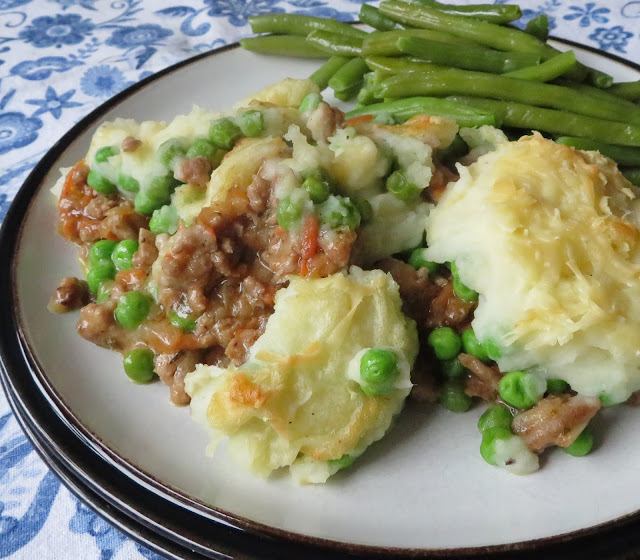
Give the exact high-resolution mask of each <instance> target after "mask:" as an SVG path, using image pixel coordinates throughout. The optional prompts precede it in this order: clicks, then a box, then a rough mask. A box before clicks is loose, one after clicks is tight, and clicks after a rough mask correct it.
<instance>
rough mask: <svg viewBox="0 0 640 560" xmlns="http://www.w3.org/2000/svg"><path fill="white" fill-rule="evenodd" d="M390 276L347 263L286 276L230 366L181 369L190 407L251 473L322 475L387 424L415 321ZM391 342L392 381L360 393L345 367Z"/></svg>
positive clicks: (404, 377)
mask: <svg viewBox="0 0 640 560" xmlns="http://www.w3.org/2000/svg"><path fill="white" fill-rule="evenodd" d="M401 306H402V302H401V300H400V296H399V293H398V285H397V284H396V283H395V282H394V280H393V279H392V278H391V276H390V275H388V274H385V273H383V272H382V271H380V270H374V271H366V272H365V271H362V270H360V269H358V268H356V267H352V268H351V270H350V272H349V273H348V274H347V273H345V274H340V273H338V274H334V275H333V276H330V277H328V278H322V279H303V278H299V277H293V276H292V277H291V278H290V284H289V286H288V287H287V288H283V289H281V290H279V291H278V292H277V295H276V304H275V311H274V313H273V315H271V317H269V320H268V322H267V326H266V329H265V332H264V334H263V335H262V336H261V337H260V338H258V340H257V341H256V342H255V344H254V345H253V346H252V348H251V352H250V357H249V359H248V360H247V362H246V363H245V364H244V365H242V366H239V367H235V366H229V367H228V368H219V367H215V366H205V365H199V366H197V368H196V370H195V371H194V372H192V373H189V374H188V375H187V377H186V379H185V388H186V390H187V392H188V393H189V395H190V396H191V397H192V401H191V413H192V416H193V417H194V418H195V419H196V420H197V421H198V422H199V423H201V424H203V425H204V426H205V427H206V428H207V429H208V430H209V431H210V432H211V433H212V435H213V436H214V439H219V437H220V435H228V436H229V443H228V446H227V449H228V452H229V454H230V456H231V457H232V458H233V459H234V460H235V461H236V462H238V463H239V464H240V465H242V466H243V467H245V468H247V469H249V470H250V471H252V472H253V473H255V474H257V475H259V476H267V475H269V474H270V473H271V472H272V471H274V470H275V469H278V468H280V467H290V469H291V474H292V475H293V476H294V478H295V479H296V480H298V481H299V482H303V483H305V482H324V481H325V480H326V479H327V478H328V477H329V476H330V475H332V474H333V473H335V472H336V471H337V470H338V469H339V466H338V465H336V463H335V460H338V459H340V458H342V457H343V456H344V455H349V456H350V457H352V458H355V457H357V456H358V455H360V454H361V453H363V452H364V450H365V449H366V448H367V447H368V446H369V445H370V444H371V443H373V442H374V441H376V440H378V439H380V438H381V437H382V436H383V435H384V434H385V432H386V431H387V429H388V428H389V426H390V424H391V421H392V419H393V416H394V415H395V414H397V413H398V412H399V411H400V409H401V408H402V405H403V403H404V400H405V397H406V396H407V395H408V393H409V390H410V388H411V381H410V378H409V371H410V369H411V365H412V364H413V362H414V360H415V357H416V355H417V353H418V335H417V330H416V326H415V323H414V322H413V321H411V320H410V319H407V318H406V317H405V316H404V315H403V313H402V311H401ZM372 347H376V348H379V347H385V348H390V349H393V351H394V352H396V354H397V356H398V362H399V370H400V375H399V378H398V381H397V383H396V390H395V391H393V392H392V393H389V394H385V395H381V396H369V395H367V394H366V393H365V392H364V391H362V389H361V388H360V386H359V383H358V381H357V379H356V377H357V376H356V375H355V374H354V372H353V369H354V364H355V363H356V362H357V366H358V367H359V359H360V357H361V356H362V353H363V351H364V350H366V349H368V348H372Z"/></svg>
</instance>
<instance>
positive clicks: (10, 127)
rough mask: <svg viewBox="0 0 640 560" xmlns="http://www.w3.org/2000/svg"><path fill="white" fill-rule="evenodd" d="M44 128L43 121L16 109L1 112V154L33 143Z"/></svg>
mask: <svg viewBox="0 0 640 560" xmlns="http://www.w3.org/2000/svg"><path fill="white" fill-rule="evenodd" d="M40 128H42V121H41V120H40V119H36V118H34V117H30V118H28V117H26V116H25V115H24V114H23V113H18V112H16V111H14V112H9V113H0V154H4V153H6V152H8V151H10V150H15V149H16V148H22V147H23V146H26V145H28V144H31V142H33V141H34V140H35V139H36V138H37V137H38V133H37V132H36V131H37V130H39V129H40Z"/></svg>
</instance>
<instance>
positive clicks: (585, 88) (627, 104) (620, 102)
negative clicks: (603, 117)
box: [557, 79, 638, 112]
mask: <svg viewBox="0 0 640 560" xmlns="http://www.w3.org/2000/svg"><path fill="white" fill-rule="evenodd" d="M557 84H558V85H563V86H565V87H568V88H571V89H575V90H576V91H579V92H580V93H583V94H586V95H590V96H591V97H595V98H596V99H600V100H601V101H604V102H605V103H609V104H613V105H617V106H618V107H619V108H620V109H621V110H622V111H632V112H633V111H637V110H638V106H637V105H636V104H635V103H632V102H631V101H628V100H626V99H623V98H621V97H617V96H615V95H612V94H611V93H609V90H608V89H601V88H597V87H594V86H591V85H588V84H577V83H575V82H571V81H569V80H565V79H560V80H558V81H557Z"/></svg>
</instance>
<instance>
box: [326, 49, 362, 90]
mask: <svg viewBox="0 0 640 560" xmlns="http://www.w3.org/2000/svg"><path fill="white" fill-rule="evenodd" d="M368 71H369V67H368V66H367V65H366V63H365V61H364V60H363V59H362V58H360V57H356V58H352V59H351V60H350V61H349V62H347V63H346V64H345V65H344V66H343V67H342V68H340V69H339V70H338V71H337V72H336V73H335V74H334V75H333V76H332V77H331V79H330V80H329V87H330V88H331V89H333V91H346V90H348V89H351V88H352V87H354V86H356V85H358V84H361V83H362V79H363V78H364V75H365V74H366V73H367V72H368Z"/></svg>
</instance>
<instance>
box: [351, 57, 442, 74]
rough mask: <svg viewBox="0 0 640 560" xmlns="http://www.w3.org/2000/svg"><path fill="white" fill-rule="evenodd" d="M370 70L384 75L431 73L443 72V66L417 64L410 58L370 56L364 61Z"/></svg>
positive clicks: (426, 63)
mask: <svg viewBox="0 0 640 560" xmlns="http://www.w3.org/2000/svg"><path fill="white" fill-rule="evenodd" d="M364 61H365V62H366V63H367V66H368V67H369V69H370V70H374V71H375V72H379V73H380V74H382V75H389V74H402V73H403V72H431V71H432V70H443V67H442V66H438V65H437V64H429V63H428V62H416V61H415V60H412V59H409V58H401V57H391V56H368V57H367V58H365V59H364Z"/></svg>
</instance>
